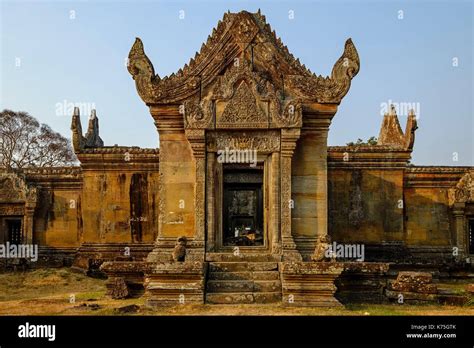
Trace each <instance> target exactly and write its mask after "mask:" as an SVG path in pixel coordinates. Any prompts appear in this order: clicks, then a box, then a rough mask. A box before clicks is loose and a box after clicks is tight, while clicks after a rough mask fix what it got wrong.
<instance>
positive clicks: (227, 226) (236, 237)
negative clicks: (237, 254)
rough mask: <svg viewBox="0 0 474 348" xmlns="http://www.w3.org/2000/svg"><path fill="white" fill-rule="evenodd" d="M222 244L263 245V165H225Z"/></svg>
mask: <svg viewBox="0 0 474 348" xmlns="http://www.w3.org/2000/svg"><path fill="white" fill-rule="evenodd" d="M223 174H224V175H223V179H224V182H223V212H222V217H223V233H222V237H223V240H222V245H223V246H263V245H264V244H265V240H264V238H265V237H264V235H265V234H264V204H263V202H264V191H263V166H260V167H259V166H255V168H252V167H249V166H248V165H247V166H245V167H238V166H237V167H236V166H224V173H223Z"/></svg>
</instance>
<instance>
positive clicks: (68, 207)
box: [25, 167, 82, 249]
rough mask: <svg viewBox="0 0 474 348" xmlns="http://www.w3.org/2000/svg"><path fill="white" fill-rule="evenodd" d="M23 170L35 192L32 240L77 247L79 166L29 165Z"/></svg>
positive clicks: (79, 190)
mask: <svg viewBox="0 0 474 348" xmlns="http://www.w3.org/2000/svg"><path fill="white" fill-rule="evenodd" d="M25 174H26V178H27V181H28V183H29V184H30V185H32V186H34V187H36V189H37V195H38V196H37V203H36V209H35V212H34V219H33V243H35V244H38V245H39V246H40V247H50V248H55V249H68V248H69V249H70V248H77V247H78V246H79V245H80V242H81V234H82V210H81V208H82V205H81V188H82V173H81V169H80V168H78V167H70V168H45V169H30V170H26V171H25Z"/></svg>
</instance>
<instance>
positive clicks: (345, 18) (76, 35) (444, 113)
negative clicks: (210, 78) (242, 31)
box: [0, 0, 474, 165]
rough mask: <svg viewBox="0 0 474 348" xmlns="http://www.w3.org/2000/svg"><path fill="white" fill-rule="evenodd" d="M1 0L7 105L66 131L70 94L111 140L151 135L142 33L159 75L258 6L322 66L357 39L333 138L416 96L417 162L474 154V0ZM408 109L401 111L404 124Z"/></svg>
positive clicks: (374, 131)
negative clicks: (136, 58)
mask: <svg viewBox="0 0 474 348" xmlns="http://www.w3.org/2000/svg"><path fill="white" fill-rule="evenodd" d="M0 2H1V13H0V20H1V32H0V35H1V46H0V49H1V52H0V59H1V61H0V65H1V75H0V88H1V90H0V108H1V109H4V108H9V109H13V110H22V111H27V112H29V113H30V114H31V115H33V116H35V117H36V118H38V119H39V120H40V121H41V122H44V123H47V124H49V125H50V126H52V127H53V128H54V129H55V130H57V131H59V132H60V133H62V134H64V135H65V136H67V137H70V130H69V127H70V121H71V115H70V112H69V111H70V110H69V108H68V106H70V105H71V104H70V103H83V106H84V108H88V107H89V108H90V107H95V108H96V109H97V115H98V116H99V119H100V131H101V136H102V138H103V140H104V141H105V143H106V145H114V144H120V145H137V146H141V147H156V146H157V145H158V137H157V132H156V129H155V126H154V125H153V121H152V118H151V116H150V115H149V112H148V109H147V107H146V106H145V105H144V103H143V102H142V101H141V100H140V98H139V97H138V95H137V93H136V90H135V85H134V82H133V80H132V78H131V76H130V75H129V73H128V71H127V69H126V66H125V59H126V57H127V55H128V52H129V50H130V47H131V46H132V44H133V41H134V39H135V37H137V36H138V37H141V39H142V40H143V42H144V45H145V51H146V52H147V54H148V56H149V57H150V59H151V61H152V62H153V64H154V67H155V71H156V73H158V74H159V75H160V76H161V77H163V76H165V75H168V74H171V73H172V72H176V71H177V70H178V69H179V68H181V67H183V66H184V64H185V63H187V62H188V61H189V59H190V58H191V57H194V53H195V52H196V51H198V50H199V49H200V47H201V44H202V42H204V41H206V39H207V36H208V35H209V34H210V33H211V31H212V28H213V27H215V26H216V24H217V22H218V20H219V19H221V18H222V15H223V13H224V12H225V11H227V10H231V11H232V12H236V11H240V10H244V9H245V10H249V11H253V12H254V11H256V10H257V9H258V8H261V10H262V12H263V14H265V16H266V17H267V21H268V22H269V23H270V24H271V26H272V28H273V29H275V30H276V33H277V35H278V36H280V37H281V39H282V40H283V42H284V43H285V44H286V45H287V46H288V48H289V50H290V51H291V52H292V53H293V54H294V55H295V56H296V57H298V58H299V59H300V61H301V62H302V63H304V64H305V65H306V66H307V67H308V68H310V69H311V70H312V71H313V72H315V73H316V74H322V75H328V74H330V72H331V69H332V66H333V64H334V63H335V61H336V60H337V59H338V57H339V56H340V55H341V53H342V50H343V47H344V42H345V40H346V39H347V38H349V37H351V38H352V39H353V41H354V44H355V45H356V47H357V49H358V51H359V56H360V60H361V69H360V72H359V74H358V76H356V77H355V79H354V80H353V83H352V87H351V90H350V91H349V93H348V95H347V96H346V97H345V98H344V100H343V101H342V103H341V106H340V107H339V111H338V113H337V114H336V116H335V118H334V120H333V123H332V125H331V128H330V132H329V144H330V145H344V144H345V143H347V142H349V141H353V140H356V139H357V138H363V139H367V138H368V137H370V136H372V135H375V136H378V133H379V128H380V124H381V121H382V116H381V110H382V109H383V107H384V104H386V103H389V101H390V100H391V101H393V102H395V103H405V105H406V104H407V103H414V104H413V105H415V106H416V108H418V109H419V116H420V119H419V121H418V122H419V129H418V130H417V134H416V141H415V150H414V153H413V163H415V164H423V165H429V164H433V165H441V164H442V165H474V149H473V148H474V141H473V140H472V139H473V136H474V122H473V117H474V107H473V105H474V104H473V98H472V97H473V81H474V70H473V55H474V54H473V53H474V43H473V35H474V34H473V32H474V30H473V17H474V9H473V7H474V6H473V2H472V1H415V0H411V1H232V2H231V1H199V0H198V1H181V2H176V1H174V2H172V1H87V2H86V1H81V2H77V1H57V2H54V1H35V2H27V1H17V2H14V1H6V0H0ZM180 11H184V18H180V15H182V14H183V12H180ZM290 11H293V12H292V13H294V18H293V19H291V18H290V17H291V16H290V15H289V14H290ZM400 11H403V12H400ZM402 111H403V110H402ZM87 116H88V115H84V114H83V115H82V122H83V128H86V127H87ZM405 121H406V115H400V122H401V125H402V129H405ZM453 153H456V154H457V158H456V155H453ZM456 159H457V161H456Z"/></svg>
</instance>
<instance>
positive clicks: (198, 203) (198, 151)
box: [186, 129, 206, 261]
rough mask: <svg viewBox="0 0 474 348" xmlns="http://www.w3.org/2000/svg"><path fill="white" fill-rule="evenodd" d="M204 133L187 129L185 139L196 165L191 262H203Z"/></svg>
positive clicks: (204, 202)
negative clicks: (189, 145)
mask: <svg viewBox="0 0 474 348" xmlns="http://www.w3.org/2000/svg"><path fill="white" fill-rule="evenodd" d="M205 132H206V131H205V130H204V129H187V130H186V138H187V139H188V141H189V143H190V144H191V148H192V150H193V156H194V159H195V163H196V179H195V180H196V181H195V182H196V184H195V186H194V212H195V223H194V228H195V230H194V239H193V241H192V246H193V248H192V249H191V250H190V255H189V256H190V258H191V259H192V260H201V261H203V260H204V245H205V241H204V232H205V229H206V221H205V212H206V207H205V204H206V184H205V182H206V133H205Z"/></svg>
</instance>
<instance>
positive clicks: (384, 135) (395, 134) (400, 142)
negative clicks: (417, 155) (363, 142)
mask: <svg viewBox="0 0 474 348" xmlns="http://www.w3.org/2000/svg"><path fill="white" fill-rule="evenodd" d="M417 128H418V125H417V122H416V116H415V113H414V111H413V110H410V113H409V115H408V118H407V125H406V128H405V133H403V131H402V128H401V127H400V122H399V121H398V116H397V112H396V110H395V106H393V105H390V111H389V112H388V113H387V114H385V115H384V117H383V122H382V126H381V127H380V133H379V137H378V140H377V145H378V146H380V145H384V146H390V147H393V148H397V149H404V150H408V151H411V150H413V145H414V143H415V131H416V129H417Z"/></svg>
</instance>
